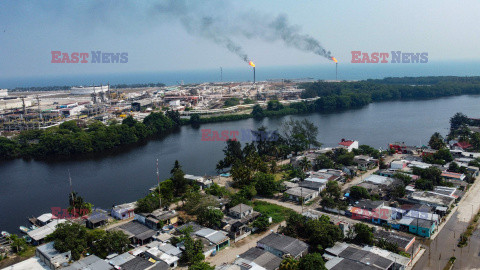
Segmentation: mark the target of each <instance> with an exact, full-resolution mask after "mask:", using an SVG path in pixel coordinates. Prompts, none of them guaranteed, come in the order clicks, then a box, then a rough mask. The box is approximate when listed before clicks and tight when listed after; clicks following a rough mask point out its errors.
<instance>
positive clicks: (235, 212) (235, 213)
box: [228, 203, 253, 219]
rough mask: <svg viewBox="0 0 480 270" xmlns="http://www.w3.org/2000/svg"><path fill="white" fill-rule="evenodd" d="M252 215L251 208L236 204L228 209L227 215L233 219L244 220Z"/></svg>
mask: <svg viewBox="0 0 480 270" xmlns="http://www.w3.org/2000/svg"><path fill="white" fill-rule="evenodd" d="M252 213H253V207H251V206H249V205H246V204H243V203H241V204H238V205H235V206H234V207H232V208H230V210H229V211H228V214H229V215H230V216H232V217H234V218H239V219H240V218H244V217H246V216H248V215H251V214H252Z"/></svg>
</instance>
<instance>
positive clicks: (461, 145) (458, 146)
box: [453, 141, 472, 150]
mask: <svg viewBox="0 0 480 270" xmlns="http://www.w3.org/2000/svg"><path fill="white" fill-rule="evenodd" d="M471 147H472V145H471V144H469V143H468V142H463V141H462V142H456V143H454V144H453V148H454V149H462V150H467V149H468V148H471Z"/></svg>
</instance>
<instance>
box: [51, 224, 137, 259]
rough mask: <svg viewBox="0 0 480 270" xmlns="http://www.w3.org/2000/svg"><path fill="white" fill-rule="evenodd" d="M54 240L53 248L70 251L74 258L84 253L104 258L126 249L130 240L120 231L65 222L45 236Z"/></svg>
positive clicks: (78, 257)
mask: <svg viewBox="0 0 480 270" xmlns="http://www.w3.org/2000/svg"><path fill="white" fill-rule="evenodd" d="M47 241H54V246H55V249H57V250H58V251H60V252H66V251H71V252H72V257H73V259H74V260H78V259H80V257H81V256H82V255H85V254H86V253H93V254H95V255H97V256H99V257H101V258H105V257H106V256H107V255H109V254H111V253H118V254H121V253H123V252H125V251H127V250H128V244H130V240H129V239H128V236H127V235H126V234H125V233H123V232H121V231H104V230H102V229H97V230H87V228H85V227H84V226H82V225H80V224H77V223H73V222H65V223H61V224H58V225H57V228H56V230H55V231H54V232H53V233H52V234H50V235H49V236H48V237H47Z"/></svg>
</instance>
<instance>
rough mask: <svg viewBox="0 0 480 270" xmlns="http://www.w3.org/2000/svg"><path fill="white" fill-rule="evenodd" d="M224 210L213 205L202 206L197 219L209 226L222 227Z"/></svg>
mask: <svg viewBox="0 0 480 270" xmlns="http://www.w3.org/2000/svg"><path fill="white" fill-rule="evenodd" d="M222 219H223V212H222V211H221V210H220V209H216V208H212V207H204V208H201V209H200V211H199V213H198V215H197V221H198V222H199V223H200V224H201V225H203V226H205V227H209V228H220V227H221V225H222Z"/></svg>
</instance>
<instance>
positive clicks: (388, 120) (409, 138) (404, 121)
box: [0, 96, 480, 232]
mask: <svg viewBox="0 0 480 270" xmlns="http://www.w3.org/2000/svg"><path fill="white" fill-rule="evenodd" d="M479 109H480V96H460V97H450V98H442V99H435V100H424V101H408V102H384V103H377V104H370V105H369V106H366V107H364V108H361V109H357V110H350V111H345V112H336V113H332V114H308V115H296V116H291V117H292V118H295V119H302V118H307V119H309V120H310V121H313V122H314V123H315V124H316V125H317V126H318V127H319V140H320V141H321V142H322V143H323V144H324V145H325V146H335V145H336V144H337V143H338V142H339V141H340V139H341V138H349V139H356V140H359V141H360V143H361V144H369V145H372V146H375V147H377V148H378V147H383V148H385V147H386V145H387V144H388V143H389V142H393V141H403V142H406V143H408V144H412V145H422V144H426V143H427V142H428V139H429V137H430V135H431V134H432V133H434V132H436V131H439V132H441V133H442V134H446V133H447V132H448V127H449V122H448V121H449V118H450V117H451V116H452V115H453V114H454V113H456V112H463V113H465V114H467V115H469V116H472V117H479V118H480V111H479ZM286 117H289V116H286ZM286 117H279V118H271V119H264V120H262V121H256V120H253V119H247V120H241V121H235V122H226V123H215V124H206V125H203V126H202V127H201V128H200V129H194V128H192V127H190V126H188V127H182V128H181V129H180V130H179V131H178V132H176V133H173V134H170V135H168V136H166V137H165V138H164V139H161V140H157V141H150V142H149V143H148V144H146V145H143V146H140V147H137V148H134V149H131V150H128V151H124V152H122V153H119V154H116V155H110V156H103V157H100V156H99V157H97V158H94V159H88V160H81V161H78V160H77V161H57V162H40V161H24V160H21V159H17V160H13V161H8V162H3V163H0V230H8V231H10V232H18V229H17V228H18V226H20V225H24V224H25V223H26V222H27V220H26V218H27V217H29V216H32V215H35V216H38V215H40V214H42V213H46V212H50V208H51V207H55V206H60V207H63V206H65V205H66V204H67V197H68V192H69V183H68V170H70V173H71V176H72V180H73V186H74V189H75V190H76V191H78V192H79V193H80V194H81V195H82V196H83V197H84V198H85V199H86V200H87V201H89V202H92V203H93V204H94V205H96V206H99V207H105V208H108V207H111V206H112V204H115V203H117V204H118V203H123V202H131V201H134V200H136V199H138V198H139V197H140V196H144V195H145V194H146V193H147V191H148V188H150V187H151V186H153V185H155V183H156V177H155V160H156V159H157V158H158V159H159V164H160V174H161V178H162V179H163V178H166V177H168V174H169V171H170V169H171V167H172V166H173V163H174V161H175V160H176V159H178V160H179V161H180V163H181V165H182V166H183V169H184V171H185V172H186V173H189V174H195V175H204V174H214V173H215V164H216V163H217V161H218V160H220V159H221V158H222V155H223V153H222V149H223V147H224V145H225V143H224V142H205V141H201V129H204V128H209V129H212V130H217V131H221V130H240V129H255V128H258V127H260V126H261V125H265V126H267V127H268V128H269V129H276V128H279V126H280V124H281V122H282V120H283V119H285V118H286Z"/></svg>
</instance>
